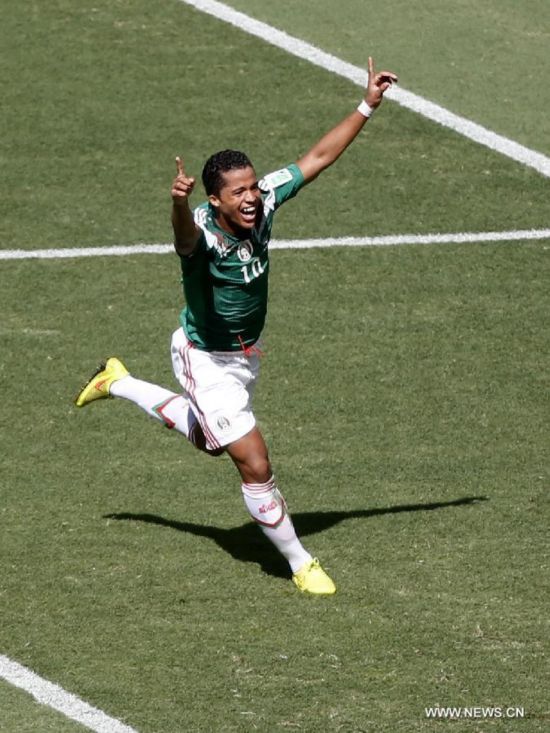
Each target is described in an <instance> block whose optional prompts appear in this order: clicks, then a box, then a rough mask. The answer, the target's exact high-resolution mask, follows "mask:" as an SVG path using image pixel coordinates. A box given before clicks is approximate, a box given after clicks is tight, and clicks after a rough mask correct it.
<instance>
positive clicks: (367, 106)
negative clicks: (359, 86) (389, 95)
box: [296, 56, 397, 183]
mask: <svg viewBox="0 0 550 733" xmlns="http://www.w3.org/2000/svg"><path fill="white" fill-rule="evenodd" d="M368 70H369V81H368V85H367V88H366V90H365V97H364V104H363V105H360V107H359V108H357V109H356V110H354V111H353V112H352V113H351V114H350V115H349V116H348V117H346V118H345V119H343V120H342V122H340V123H339V124H338V125H336V127H334V128H333V129H332V130H330V132H328V133H327V134H326V135H324V136H323V137H322V138H321V139H320V140H319V142H318V143H316V144H315V145H314V146H313V147H312V148H311V150H310V151H309V152H307V153H306V154H305V155H304V156H303V157H302V158H300V159H299V160H298V161H296V162H297V165H298V167H299V168H300V170H301V171H302V173H303V175H304V179H305V181H306V183H309V182H310V181H313V179H314V178H317V176H318V175H319V173H321V172H322V171H324V170H325V168H328V167H329V166H330V165H332V164H333V163H334V161H335V160H337V159H338V158H339V157H340V156H341V155H342V153H343V152H344V150H345V149H346V148H347V147H348V145H349V144H350V143H351V142H352V141H353V140H355V138H356V137H357V135H358V134H359V133H360V132H361V130H362V129H363V127H364V126H365V123H366V122H367V120H368V119H369V117H368V116H367V115H370V114H371V113H372V112H373V111H374V110H375V109H376V108H377V107H378V106H379V105H380V103H381V102H382V98H383V96H384V92H385V91H386V90H387V89H389V88H390V87H391V85H392V84H393V83H394V82H397V76H396V75H395V74H394V73H393V72H392V71H379V72H376V71H375V69H374V61H373V60H372V58H371V57H370V56H369V65H368ZM361 108H362V109H363V111H361Z"/></svg>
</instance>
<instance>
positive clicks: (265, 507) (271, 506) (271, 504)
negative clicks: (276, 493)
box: [258, 499, 279, 514]
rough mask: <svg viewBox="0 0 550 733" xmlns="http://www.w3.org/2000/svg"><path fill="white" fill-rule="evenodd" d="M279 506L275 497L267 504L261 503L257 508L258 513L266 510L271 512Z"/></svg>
mask: <svg viewBox="0 0 550 733" xmlns="http://www.w3.org/2000/svg"><path fill="white" fill-rule="evenodd" d="M278 506H279V502H278V501H277V499H273V501H270V502H269V504H262V506H261V507H260V508H259V509H258V511H259V512H260V514H267V512H271V511H272V510H273V509H276V508H277V507H278Z"/></svg>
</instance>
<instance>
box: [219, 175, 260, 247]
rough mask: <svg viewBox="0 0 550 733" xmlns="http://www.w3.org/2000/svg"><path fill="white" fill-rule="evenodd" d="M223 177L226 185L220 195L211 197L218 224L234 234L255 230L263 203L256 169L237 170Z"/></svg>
mask: <svg viewBox="0 0 550 733" xmlns="http://www.w3.org/2000/svg"><path fill="white" fill-rule="evenodd" d="M222 175H223V180H224V184H223V186H222V188H221V189H220V192H219V194H218V195H217V196H210V197H209V200H210V203H211V204H212V205H213V206H214V207H215V209H216V212H217V216H216V218H217V220H218V224H219V225H220V226H221V227H222V229H226V230H227V231H229V232H231V233H232V234H240V233H242V231H243V230H245V231H247V230H248V231H249V230H251V229H254V226H255V224H256V217H257V215H258V212H259V211H260V205H261V202H262V199H261V194H260V189H259V188H258V179H257V178H256V173H255V171H254V168H252V167H251V166H248V167H247V168H235V169H233V170H230V171H226V172H225V173H223V174H222Z"/></svg>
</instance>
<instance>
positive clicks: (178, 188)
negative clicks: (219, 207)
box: [171, 158, 200, 255]
mask: <svg viewBox="0 0 550 733" xmlns="http://www.w3.org/2000/svg"><path fill="white" fill-rule="evenodd" d="M176 169H177V174H176V177H175V178H174V181H173V183H172V191H171V193H172V226H173V228H174V247H175V248H176V252H177V253H178V254H180V255H189V254H191V253H192V252H193V250H194V249H195V246H196V244H197V241H198V239H199V235H200V230H199V228H198V227H197V225H196V224H195V221H194V219H193V212H192V211H191V209H190V207H189V196H190V195H191V193H192V191H193V188H194V187H195V179H194V178H193V177H191V176H188V175H187V174H186V173H185V170H184V167H183V161H182V160H181V158H176Z"/></svg>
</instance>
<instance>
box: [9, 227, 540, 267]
mask: <svg viewBox="0 0 550 733" xmlns="http://www.w3.org/2000/svg"><path fill="white" fill-rule="evenodd" d="M541 239H550V229H519V230H517V231H509V232H455V233H454V234H397V235H394V234H391V235H386V236H380V237H336V238H334V237H327V238H323V239H275V240H273V241H272V242H271V244H270V248H271V249H318V248H320V247H328V248H330V247H388V246H400V245H406V244H476V243H480V242H487V243H497V242H528V241H533V240H541ZM173 251H174V245H173V244H121V245H117V246H113V247H62V248H59V249H35V250H25V249H8V250H5V251H3V252H2V251H0V260H52V259H65V258H70V257H117V256H118V257H122V256H126V255H135V254H168V253H172V252H173Z"/></svg>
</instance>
